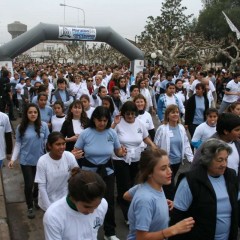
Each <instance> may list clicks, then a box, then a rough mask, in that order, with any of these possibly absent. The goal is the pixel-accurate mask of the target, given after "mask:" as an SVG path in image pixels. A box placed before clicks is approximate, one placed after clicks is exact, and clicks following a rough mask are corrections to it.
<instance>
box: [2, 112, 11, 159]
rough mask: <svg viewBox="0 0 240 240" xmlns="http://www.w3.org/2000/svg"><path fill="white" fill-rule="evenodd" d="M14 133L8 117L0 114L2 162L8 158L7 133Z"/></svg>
mask: <svg viewBox="0 0 240 240" xmlns="http://www.w3.org/2000/svg"><path fill="white" fill-rule="evenodd" d="M9 132H12V128H11V124H10V121H9V118H8V115H7V114H5V113H2V112H0V160H3V159H5V158H6V141H5V133H9Z"/></svg>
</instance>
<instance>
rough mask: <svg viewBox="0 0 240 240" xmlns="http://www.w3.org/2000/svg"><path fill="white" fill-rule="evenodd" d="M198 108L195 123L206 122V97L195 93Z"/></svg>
mask: <svg viewBox="0 0 240 240" xmlns="http://www.w3.org/2000/svg"><path fill="white" fill-rule="evenodd" d="M195 102H196V108H195V113H194V118H193V124H197V125H199V124H201V123H203V122H204V111H205V102H204V97H199V96H197V95H195Z"/></svg>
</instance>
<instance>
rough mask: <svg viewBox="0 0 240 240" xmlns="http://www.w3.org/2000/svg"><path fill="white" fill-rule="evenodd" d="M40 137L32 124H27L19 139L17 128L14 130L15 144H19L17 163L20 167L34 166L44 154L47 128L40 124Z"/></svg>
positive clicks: (45, 125)
mask: <svg viewBox="0 0 240 240" xmlns="http://www.w3.org/2000/svg"><path fill="white" fill-rule="evenodd" d="M41 123H42V125H41V128H40V137H39V136H38V134H37V132H36V131H35V126H34V124H29V125H28V127H27V129H26V131H25V133H24V135H23V136H22V137H20V132H19V126H18V127H17V130H16V142H18V143H20V144H21V146H20V154H19V161H20V164H22V165H31V166H36V165H37V161H38V159H39V158H40V157H41V156H42V155H43V154H45V142H46V140H47V138H48V135H49V130H48V126H47V124H46V123H45V122H41Z"/></svg>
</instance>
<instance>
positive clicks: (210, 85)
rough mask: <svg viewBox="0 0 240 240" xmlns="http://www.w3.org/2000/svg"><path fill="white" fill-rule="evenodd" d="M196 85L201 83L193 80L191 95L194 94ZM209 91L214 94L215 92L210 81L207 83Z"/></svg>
mask: <svg viewBox="0 0 240 240" xmlns="http://www.w3.org/2000/svg"><path fill="white" fill-rule="evenodd" d="M198 83H201V82H200V81H199V80H198V79H196V80H194V81H193V83H192V85H191V90H192V91H193V93H196V85H197V84H198ZM209 89H210V90H211V91H212V92H215V91H216V88H215V87H214V85H213V83H212V82H211V81H209Z"/></svg>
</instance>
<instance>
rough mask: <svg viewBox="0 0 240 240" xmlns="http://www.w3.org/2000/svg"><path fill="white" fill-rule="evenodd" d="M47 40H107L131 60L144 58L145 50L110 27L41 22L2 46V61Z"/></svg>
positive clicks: (0, 55)
mask: <svg viewBox="0 0 240 240" xmlns="http://www.w3.org/2000/svg"><path fill="white" fill-rule="evenodd" d="M45 40H64V41H66V40H69V41H73V40H77V41H96V42H106V43H108V44H109V45H110V46H112V47H114V48H115V49H116V50H118V51H119V52H121V53H122V54H123V55H125V56H126V57H127V58H128V59H129V60H131V61H134V60H143V59H144V54H143V52H142V51H141V50H140V49H138V48H137V47H136V46H134V45H133V44H132V43H130V42H129V41H128V40H126V39H125V38H123V37H122V36H120V35H119V34H118V33H116V32H115V31H114V30H113V29H112V28H110V27H85V26H84V27H83V26H80V27H74V26H60V25H56V24H46V23H39V24H38V25H37V26H36V27H34V28H32V29H31V30H29V31H27V32H25V33H23V34H21V35H20V36H18V37H17V38H15V39H13V40H11V41H10V42H8V43H6V44H4V45H3V46H1V47H0V61H11V60H12V59H13V58H15V57H17V56H18V55H20V54H21V53H23V52H25V51H27V50H28V49H30V48H32V47H34V46H35V45H37V44H38V43H41V42H43V41H45Z"/></svg>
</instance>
